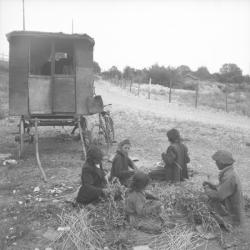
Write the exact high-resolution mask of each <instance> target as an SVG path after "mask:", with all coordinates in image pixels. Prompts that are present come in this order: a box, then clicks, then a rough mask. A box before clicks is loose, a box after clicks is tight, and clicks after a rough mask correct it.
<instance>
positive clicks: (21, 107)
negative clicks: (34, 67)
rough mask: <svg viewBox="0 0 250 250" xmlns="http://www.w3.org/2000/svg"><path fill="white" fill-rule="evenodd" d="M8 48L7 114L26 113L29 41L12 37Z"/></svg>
mask: <svg viewBox="0 0 250 250" xmlns="http://www.w3.org/2000/svg"><path fill="white" fill-rule="evenodd" d="M9 48H10V52H9V114H10V115H27V114H28V64H29V62H28V61H29V41H28V39H27V38H24V37H13V38H11V40H10V46H9Z"/></svg>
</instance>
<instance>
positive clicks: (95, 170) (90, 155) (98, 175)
mask: <svg viewBox="0 0 250 250" xmlns="http://www.w3.org/2000/svg"><path fill="white" fill-rule="evenodd" d="M102 159H103V153H102V151H101V150H100V149H99V148H98V147H96V146H91V147H90V148H89V150H88V151H87V160H86V162H85V163H84V165H83V168H82V176H81V179H82V185H81V187H80V189H79V192H78V195H77V197H76V201H77V202H78V203H80V204H84V205H86V204H89V203H91V202H94V201H98V200H99V198H100V197H104V196H105V195H107V189H105V185H106V179H105V173H104V170H103V168H102Z"/></svg>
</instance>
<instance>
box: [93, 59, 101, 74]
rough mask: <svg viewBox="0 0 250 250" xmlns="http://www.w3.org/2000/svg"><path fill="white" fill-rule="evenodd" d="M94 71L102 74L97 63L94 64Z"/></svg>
mask: <svg viewBox="0 0 250 250" xmlns="http://www.w3.org/2000/svg"><path fill="white" fill-rule="evenodd" d="M93 70H94V73H95V74H100V73H101V67H100V66H99V64H98V63H97V62H95V61H94V62H93Z"/></svg>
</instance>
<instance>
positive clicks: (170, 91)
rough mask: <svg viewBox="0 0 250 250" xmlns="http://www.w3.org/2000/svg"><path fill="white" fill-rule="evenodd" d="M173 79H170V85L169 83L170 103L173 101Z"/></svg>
mask: <svg viewBox="0 0 250 250" xmlns="http://www.w3.org/2000/svg"><path fill="white" fill-rule="evenodd" d="M172 84H173V83H172V79H170V83H169V96H168V101H169V103H171V101H172Z"/></svg>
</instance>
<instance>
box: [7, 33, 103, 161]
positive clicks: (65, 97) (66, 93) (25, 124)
mask: <svg viewBox="0 0 250 250" xmlns="http://www.w3.org/2000/svg"><path fill="white" fill-rule="evenodd" d="M7 39H8V41H9V113H10V115H13V116H20V117H21V119H20V124H19V132H20V133H19V138H18V139H17V140H18V141H19V155H20V156H21V154H22V150H23V144H24V142H25V141H26V136H27V134H29V131H30V128H31V127H35V128H37V126H49V125H51V126H57V125H62V126H66V125H70V126H77V124H78V125H79V126H78V127H79V130H80V129H86V128H85V127H84V126H85V125H86V123H85V121H84V116H86V115H90V114H93V113H98V112H101V111H102V110H103V104H102V100H101V98H100V97H94V86H93V83H94V78H93V47H94V44H95V42H94V39H93V38H91V37H90V36H88V35H86V34H71V35H70V34H64V33H48V32H34V31H13V32H11V33H9V34H7ZM93 103H94V105H93ZM93 106H94V109H93ZM80 125H81V126H80ZM80 134H81V135H82V133H80ZM36 137H37V138H38V136H37V129H36ZM83 139H84V138H82V143H83ZM83 144H84V143H83ZM83 151H85V148H84V145H83ZM37 157H38V163H39V161H40V160H39V154H38V142H37Z"/></svg>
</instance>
